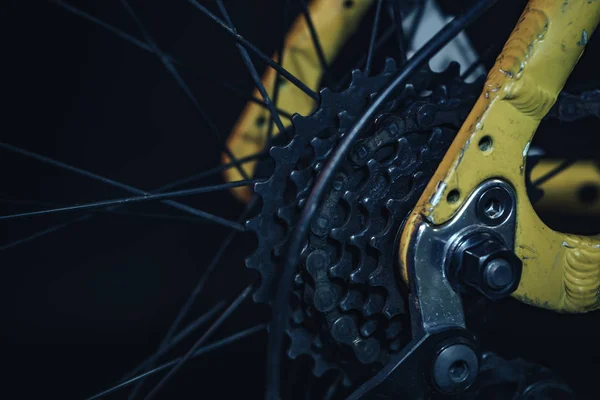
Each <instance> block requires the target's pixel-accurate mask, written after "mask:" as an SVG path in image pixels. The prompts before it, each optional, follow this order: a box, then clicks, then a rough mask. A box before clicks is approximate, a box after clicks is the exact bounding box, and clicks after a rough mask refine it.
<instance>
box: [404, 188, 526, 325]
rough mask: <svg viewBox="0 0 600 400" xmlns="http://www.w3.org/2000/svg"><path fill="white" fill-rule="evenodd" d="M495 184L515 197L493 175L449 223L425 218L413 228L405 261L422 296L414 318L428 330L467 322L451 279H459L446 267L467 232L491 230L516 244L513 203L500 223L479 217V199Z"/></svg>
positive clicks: (412, 283)
mask: <svg viewBox="0 0 600 400" xmlns="http://www.w3.org/2000/svg"><path fill="white" fill-rule="evenodd" d="M496 188H500V189H503V190H506V191H507V193H509V195H510V196H511V198H513V199H514V195H513V194H512V188H510V186H508V185H507V184H506V183H504V182H502V181H500V180H496V179H493V180H490V181H487V182H485V183H483V184H482V185H481V186H480V187H478V188H477V189H476V190H475V192H474V193H473V194H472V195H471V196H470V197H469V199H467V202H466V203H465V204H464V206H463V207H462V208H461V209H460V210H459V212H458V214H457V215H456V216H454V218H452V220H451V221H449V222H448V223H446V224H444V225H441V226H436V225H433V224H429V223H426V222H425V223H422V224H420V225H419V227H418V229H417V230H415V231H413V235H414V236H413V237H412V238H411V239H412V243H413V246H411V248H410V249H409V251H408V255H407V258H406V261H405V262H406V264H405V265H406V267H407V270H408V272H409V274H410V276H411V279H410V280H409V284H410V288H411V292H412V293H413V294H414V296H415V297H416V298H418V299H419V303H418V307H415V308H414V310H411V317H412V318H413V319H414V318H416V317H417V316H418V320H419V324H418V325H417V326H419V327H422V328H423V330H425V331H427V332H431V331H435V330H438V329H440V327H444V326H460V327H464V326H465V325H464V324H465V323H464V319H463V315H462V309H463V306H462V302H461V299H460V296H459V295H458V293H456V292H455V291H454V288H453V287H452V282H451V280H454V282H453V283H454V284H455V285H459V282H458V279H453V278H454V277H453V276H451V275H450V274H447V268H448V267H449V266H450V264H452V262H453V258H454V248H455V246H457V245H458V244H459V243H460V242H461V241H462V239H463V238H464V237H465V235H468V234H473V233H477V232H489V233H491V234H493V235H496V236H498V237H500V238H502V240H503V241H504V243H505V245H506V246H508V247H509V248H512V247H513V243H514V232H515V222H516V214H515V212H514V207H511V208H509V209H507V212H508V217H507V218H506V219H505V220H504V222H502V223H501V224H497V225H485V224H483V223H481V222H479V219H478V212H477V210H478V202H479V199H480V198H481V197H482V196H483V195H484V194H485V193H486V192H488V191H489V190H494V189H496ZM512 203H513V204H514V203H515V202H514V201H513V202H512ZM413 314H414V315H413Z"/></svg>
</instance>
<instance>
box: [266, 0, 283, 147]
mask: <svg viewBox="0 0 600 400" xmlns="http://www.w3.org/2000/svg"><path fill="white" fill-rule="evenodd" d="M288 7H289V0H285V1H284V2H283V15H282V17H281V24H282V29H281V44H280V45H279V51H278V52H277V55H278V60H277V62H278V63H279V65H283V52H284V50H285V35H286V29H287V13H288ZM275 72H276V74H275V84H274V86H273V104H274V105H275V107H277V101H278V100H279V88H280V87H281V84H280V79H281V74H280V73H279V71H275ZM272 141H273V121H271V122H270V123H269V127H268V129H267V146H266V148H267V149H268V148H270V147H271V142H272Z"/></svg>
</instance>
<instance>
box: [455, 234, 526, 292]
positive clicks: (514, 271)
mask: <svg viewBox="0 0 600 400" xmlns="http://www.w3.org/2000/svg"><path fill="white" fill-rule="evenodd" d="M522 270H523V263H522V261H521V260H520V259H519V257H517V255H516V254H515V253H514V252H513V251H512V250H511V249H509V248H508V247H506V245H505V244H504V242H503V241H502V239H501V238H500V237H498V236H496V235H495V234H492V233H490V232H475V233H471V234H467V235H464V236H463V237H462V238H461V239H459V240H458V244H457V245H456V247H454V250H453V252H452V262H451V263H450V264H449V265H448V266H447V273H448V276H449V278H450V281H451V282H452V284H453V286H454V287H455V289H456V290H458V291H460V292H463V293H469V292H472V291H473V289H474V290H476V291H478V292H479V293H481V294H482V295H484V296H485V297H487V298H488V299H490V300H499V299H502V298H504V297H507V296H509V295H510V294H511V293H512V292H514V291H515V290H516V289H517V287H518V286H519V282H520V280H521V273H522Z"/></svg>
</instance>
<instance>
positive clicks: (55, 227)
mask: <svg viewBox="0 0 600 400" xmlns="http://www.w3.org/2000/svg"><path fill="white" fill-rule="evenodd" d="M91 217H92V215H91V214H88V215H83V216H81V217H78V218H75V219H73V220H71V221H67V222H63V223H61V224H56V225H53V226H51V227H49V228H46V229H42V230H40V231H37V232H35V233H33V234H31V235H29V236H25V237H23V238H21V239H17V240H14V241H12V242H9V243H7V244H4V245H2V246H0V252H1V251H5V250H10V249H12V248H14V247H17V246H20V245H22V244H25V243H28V242H31V241H32V240H35V239H37V238H40V237H42V236H46V235H49V234H51V233H54V232H56V231H59V230H61V229H63V228H66V227H67V226H69V225H71V224H74V223H75V222H82V221H85V220H88V219H90V218H91Z"/></svg>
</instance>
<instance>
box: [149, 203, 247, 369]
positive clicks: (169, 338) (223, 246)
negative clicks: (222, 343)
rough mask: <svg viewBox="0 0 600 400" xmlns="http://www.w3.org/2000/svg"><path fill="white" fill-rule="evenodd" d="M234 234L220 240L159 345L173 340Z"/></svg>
mask: <svg viewBox="0 0 600 400" xmlns="http://www.w3.org/2000/svg"><path fill="white" fill-rule="evenodd" d="M257 201H258V197H256V196H255V197H253V199H252V200H251V201H250V203H248V205H247V206H246V209H245V210H244V212H243V213H242V214H241V215H240V217H239V218H238V221H237V222H238V223H240V222H242V221H243V220H245V219H246V217H247V215H248V213H249V212H250V211H251V210H252V209H253V208H254V206H255V204H256V203H257ZM235 234H236V231H232V232H230V233H229V235H227V237H226V238H225V240H223V242H221V246H220V247H219V249H218V250H217V252H216V254H215V255H214V256H213V258H212V260H211V262H210V264H209V265H208V267H207V268H206V269H205V270H204V273H203V274H202V276H201V277H200V280H199V281H198V283H197V284H196V287H194V290H192V292H191V293H190V295H189V297H188V299H187V300H186V302H185V304H184V305H183V307H181V309H180V310H179V312H178V313H177V316H176V317H175V319H174V320H173V322H172V323H171V326H170V327H169V330H168V331H167V334H166V335H165V337H164V338H163V340H162V342H161V345H160V346H163V345H165V344H166V343H169V342H171V341H172V340H173V339H172V338H173V337H174V335H175V332H176V331H177V329H179V326H180V325H181V323H182V322H183V319H184V318H185V317H186V315H187V313H188V312H189V310H190V309H191V308H192V306H193V305H194V303H195V302H196V299H197V298H198V296H200V294H201V293H202V291H203V290H204V286H205V285H206V282H207V281H208V278H210V276H211V275H212V273H213V272H214V270H215V269H216V268H217V266H218V265H219V262H220V261H221V258H222V257H223V255H224V254H225V251H226V250H227V248H228V247H229V245H230V244H231V242H232V241H233V239H234V238H235ZM148 368H151V366H149V367H148Z"/></svg>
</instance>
